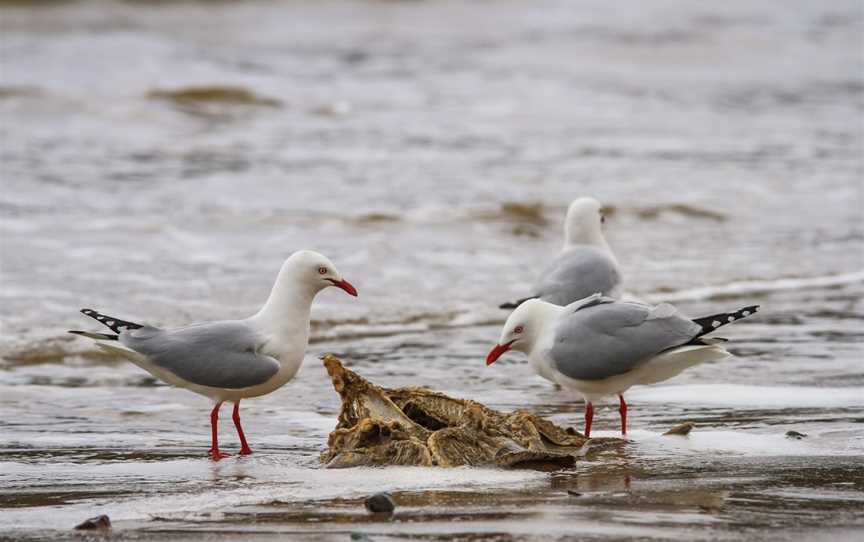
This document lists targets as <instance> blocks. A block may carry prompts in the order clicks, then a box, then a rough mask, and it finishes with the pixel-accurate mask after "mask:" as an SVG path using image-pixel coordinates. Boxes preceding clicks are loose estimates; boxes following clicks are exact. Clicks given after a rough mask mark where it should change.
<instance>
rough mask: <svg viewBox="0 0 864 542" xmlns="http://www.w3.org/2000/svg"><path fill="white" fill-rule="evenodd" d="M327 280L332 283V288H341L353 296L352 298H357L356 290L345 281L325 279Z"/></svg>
mask: <svg viewBox="0 0 864 542" xmlns="http://www.w3.org/2000/svg"><path fill="white" fill-rule="evenodd" d="M327 280H329V281H330V282H332V283H333V286H337V287H339V288H342V289H343V290H345V291H346V292H348V294H350V295H353V296H354V297H357V288H355V287H354V286H352V285H351V283H350V282H348V281H347V280H344V279H343V280H335V279H327Z"/></svg>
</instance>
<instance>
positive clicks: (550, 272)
mask: <svg viewBox="0 0 864 542" xmlns="http://www.w3.org/2000/svg"><path fill="white" fill-rule="evenodd" d="M620 284H621V274H620V272H619V271H618V266H617V265H616V263H615V261H614V260H613V259H612V258H610V257H609V255H608V254H606V252H604V251H603V250H601V249H599V248H596V247H589V246H584V247H575V248H572V249H570V250H568V251H567V252H564V253H563V254H560V255H559V256H558V257H557V258H555V259H554V260H553V261H552V263H551V264H550V265H549V267H548V268H547V269H546V270H545V271H544V272H543V273H542V274H541V275H540V278H539V279H538V281H537V284H535V286H534V293H535V294H536V295H537V296H538V297H540V299H542V300H543V301H547V302H549V303H552V304H555V305H561V306H564V305H568V304H570V303H573V302H574V301H576V300H578V299H582V298H584V297H588V296H589V295H591V294H594V293H596V292H600V293H602V294H603V295H607V296H610V297H618V296H619V295H620V291H619V287H620Z"/></svg>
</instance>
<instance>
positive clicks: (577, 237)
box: [564, 227, 612, 252]
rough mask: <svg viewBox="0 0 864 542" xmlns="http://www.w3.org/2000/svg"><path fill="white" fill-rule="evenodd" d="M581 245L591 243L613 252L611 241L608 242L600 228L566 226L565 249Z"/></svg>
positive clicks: (590, 244)
mask: <svg viewBox="0 0 864 542" xmlns="http://www.w3.org/2000/svg"><path fill="white" fill-rule="evenodd" d="M579 245H582V246H584V245H589V246H593V247H597V248H600V249H603V250H605V251H606V252H612V250H611V249H610V248H609V243H607V242H606V237H604V236H603V232H602V231H600V230H590V231H589V230H586V229H585V228H570V227H568V228H566V229H565V231H564V250H567V249H569V248H573V247H575V246H579Z"/></svg>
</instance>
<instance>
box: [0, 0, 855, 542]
mask: <svg viewBox="0 0 864 542" xmlns="http://www.w3.org/2000/svg"><path fill="white" fill-rule="evenodd" d="M0 9H2V11H0V31H2V34H3V39H2V40H0V51H2V70H0V115H2V122H0V134H2V145H0V152H2V164H3V167H2V185H3V190H2V193H0V210H2V222H0V243H2V244H0V256H2V260H0V272H2V288H0V324H2V337H0V354H2V361H0V412H2V417H0V509H2V511H0V538H4V537H8V538H10V539H15V540H20V539H37V538H46V539H57V538H58V537H61V536H65V535H69V536H71V535H70V534H69V533H70V531H69V528H70V527H71V526H72V525H74V524H76V523H78V522H79V521H81V520H82V519H84V518H86V517H89V516H92V515H95V514H97V513H108V514H109V515H110V516H111V517H112V519H113V520H114V523H115V529H117V530H122V531H123V532H124V533H125V534H126V535H128V536H134V537H138V538H141V539H145V540H146V539H154V540H156V539H159V540H162V539H171V540H202V539H227V540H247V539H250V538H253V535H254V537H255V538H260V539H262V540H263V539H269V538H273V539H276V538H280V537H281V536H283V535H284V533H292V534H293V535H294V536H295V537H296V538H301V539H308V540H329V539H340V540H347V539H348V534H349V533H352V532H359V533H366V534H368V535H369V536H370V537H372V538H374V539H375V540H386V539H391V538H400V537H407V536H410V537H415V538H421V539H441V538H448V537H453V538H464V539H495V540H511V539H544V540H545V539H550V538H551V539H555V538H566V537H567V536H572V535H574V534H575V535H579V536H581V537H584V538H589V539H590V538H597V539H610V538H615V539H617V538H623V537H641V538H663V539H670V538H671V539H682V540H692V539H703V538H704V539H725V538H729V539H735V540H739V539H742V538H745V539H753V540H756V539H759V540H762V539H802V540H803V539H809V540H812V539H816V538H828V537H831V538H832V539H843V538H844V537H845V538H848V539H853V538H857V537H858V536H860V530H861V529H864V525H862V524H864V522H862V520H861V519H860V514H857V513H856V512H857V511H858V510H859V509H860V507H861V501H862V500H864V473H862V469H861V467H860V465H861V464H862V460H864V429H862V421H864V370H862V365H861V359H862V358H864V347H862V344H864V341H862V339H864V334H862V331H861V330H862V323H864V305H862V294H864V250H862V242H864V219H862V211H861V209H862V208H864V189H862V184H861V179H862V174H864V159H862V146H864V123H862V122H861V121H860V119H861V115H862V113H864V95H862V94H864V75H862V73H864V58H862V52H861V51H862V48H861V46H862V45H864V43H862V35H864V34H862V31H864V14H862V10H861V7H860V6H859V5H858V4H857V3H855V2H833V3H830V4H827V5H815V4H813V3H808V2H795V3H794V5H793V6H790V5H789V2H762V3H759V4H758V5H756V6H754V5H751V3H749V2H724V3H722V4H721V5H716V4H712V5H710V6H709V5H701V4H693V3H689V2H671V1H663V2H653V3H652V6H651V9H650V10H646V9H645V6H644V5H642V4H641V3H632V4H629V5H627V6H622V5H618V7H617V9H616V7H612V6H608V5H606V4H605V3H600V2H580V3H577V4H574V3H573V2H563V1H562V2H556V1H544V2H542V5H538V4H537V2H534V3H532V4H531V5H530V6H529V5H527V4H524V3H517V2H512V3H511V2H486V3H465V4H462V3H455V2H350V3H348V2H315V3H311V2H294V3H290V4H288V5H282V4H279V5H278V7H277V4H275V3H269V2H254V3H246V4H244V5H239V6H237V5H232V4H215V5H206V6H205V5H204V4H199V3H194V2H189V3H186V2H183V3H165V4H161V5H159V6H158V7H154V8H149V9H145V8H142V7H140V6H137V5H135V4H122V3H116V4H115V3H103V2H92V3H86V2H68V3H58V4H55V5H50V6H48V7H35V6H28V5H26V4H25V5H23V6H22V5H17V6H12V7H3V8H0ZM192 21H194V24H193V23H192ZM190 89H191V90H190ZM238 89H239V90H238ZM174 91H181V92H180V93H179V94H178V93H177V92H174ZM583 194H592V195H595V196H597V197H599V198H600V199H602V200H603V201H604V203H606V204H608V205H610V206H612V207H614V213H613V214H612V215H611V216H610V220H609V221H607V226H608V228H607V233H608V236H609V239H610V242H611V243H612V245H613V247H614V248H615V250H616V251H617V253H618V254H619V259H620V260H621V263H622V265H623V267H624V270H625V273H626V276H625V279H626V280H627V285H628V288H629V289H630V290H631V291H632V292H634V293H635V294H636V295H638V296H640V297H643V298H645V299H648V300H652V301H660V300H669V301H674V302H675V303H676V304H677V305H679V306H680V307H681V308H682V310H684V311H685V312H686V313H688V314H693V315H699V314H708V313H712V312H716V311H717V310H719V309H723V308H734V307H737V306H739V305H744V304H751V303H760V304H762V306H763V312H761V313H760V314H759V315H758V316H757V317H754V318H751V319H748V320H745V321H743V322H740V323H738V324H736V325H735V326H734V327H732V328H730V329H729V330H728V331H727V332H726V333H724V336H727V337H729V338H730V339H731V340H732V342H731V343H730V345H731V349H732V351H733V352H735V353H736V354H737V357H736V358H733V359H731V360H728V361H726V362H723V363H720V364H712V365H704V366H700V367H696V368H694V369H692V370H690V371H688V372H686V373H684V374H683V375H681V376H680V377H678V378H676V379H674V380H672V381H670V382H668V383H665V384H664V385H662V386H655V387H650V388H641V389H634V390H632V391H631V392H630V393H629V394H628V399H629V402H630V403H631V405H632V410H631V417H632V426H633V434H632V435H631V439H632V442H631V443H629V444H628V445H626V446H625V447H623V448H621V449H616V450H611V451H607V452H602V453H597V454H589V455H588V456H587V457H585V458H584V459H583V460H582V461H580V462H579V463H578V464H577V467H576V469H575V470H569V471H561V472H555V473H544V472H534V471H515V472H514V471H500V470H487V469H456V470H443V469H353V470H350V471H327V470H324V469H321V468H320V466H319V465H318V459H317V456H318V453H319V452H320V451H321V449H322V447H323V446H324V444H325V442H326V436H327V433H328V432H329V431H330V430H331V429H332V428H333V427H334V426H335V415H336V412H337V411H338V398H337V396H336V394H335V393H334V392H333V391H332V387H331V386H330V384H329V381H328V380H327V377H326V373H325V371H324V370H323V367H322V366H321V365H320V362H318V361H317V359H316V357H317V356H318V355H320V354H322V353H324V352H334V353H336V354H337V355H339V356H340V357H342V358H343V359H344V360H345V361H346V363H347V364H348V365H349V366H350V367H351V368H352V369H354V370H357V371H358V372H360V373H361V374H362V375H364V376H366V377H368V378H369V379H370V380H372V381H373V382H376V383H379V384H383V385H389V386H396V385H406V384H424V385H428V386H430V387H432V388H435V389H440V390H442V391H445V392H447V393H451V394H453V395H457V396H463V397H470V398H473V399H476V400H479V401H482V402H484V403H486V404H488V405H490V406H492V407H494V408H499V409H504V410H511V409H516V408H528V409H530V410H532V411H536V412H538V413H540V414H542V415H545V416H551V417H552V419H554V420H555V421H557V422H560V423H565V424H573V425H576V426H577V427H579V426H580V425H581V405H579V404H578V403H577V402H576V401H575V400H574V398H573V397H570V396H568V395H567V394H566V393H564V392H562V391H557V390H554V389H552V388H551V387H549V386H548V385H547V384H546V383H545V382H544V381H542V380H540V379H539V378H538V377H534V376H532V375H531V373H530V370H529V369H528V367H527V366H526V365H525V363H524V361H523V360H521V359H519V358H518V356H515V355H514V356H510V357H506V358H504V359H502V360H501V361H500V362H499V363H497V364H496V365H494V366H493V367H489V368H487V367H485V366H484V364H483V357H484V356H485V353H486V352H487V351H488V348H489V347H490V346H491V344H492V343H493V342H494V341H495V340H496V338H497V336H498V332H499V326H500V323H501V321H502V320H503V317H504V314H502V312H501V311H499V310H497V309H495V306H496V305H497V304H498V303H500V302H501V301H504V300H507V299H512V298H515V297H520V296H521V295H522V294H524V293H525V292H526V290H527V288H528V287H529V285H530V283H531V281H532V279H533V276H534V274H535V273H536V271H537V262H540V261H542V260H543V258H544V257H546V256H547V255H549V254H552V253H554V252H555V251H556V250H557V248H558V245H559V243H560V242H561V232H560V220H561V217H562V215H563V212H564V209H565V208H566V205H567V203H568V202H569V200H570V199H572V198H573V197H576V196H578V195H583ZM304 247H309V248H317V249H319V250H321V251H323V252H325V253H326V254H328V255H329V256H331V258H332V259H333V260H334V261H335V262H336V264H337V265H338V266H339V267H340V269H341V270H342V271H343V273H344V274H345V276H346V277H347V278H349V280H351V281H352V282H353V283H355V284H356V285H357V286H358V289H359V290H360V293H361V297H360V298H359V299H356V300H355V299H353V298H349V297H348V296H345V295H344V294H342V293H341V292H326V293H324V294H322V295H321V296H320V297H319V299H318V300H316V306H315V309H314V317H315V322H314V323H313V330H314V338H313V343H312V345H311V346H310V352H309V357H308V359H307V361H306V363H305V365H304V367H303V369H302V370H301V372H300V375H299V376H298V378H297V380H296V381H295V382H292V383H290V384H289V385H288V386H286V388H285V389H283V390H280V391H279V392H277V393H275V394H273V395H271V396H268V397H264V398H261V399H257V400H255V401H248V402H244V410H243V417H244V425H245V426H246V427H247V433H248V435H249V437H250V441H251V444H252V446H253V448H254V449H255V450H256V454H254V455H252V456H250V457H244V458H240V459H235V458H231V459H228V460H226V461H222V462H220V463H218V464H213V463H211V462H209V461H207V460H206V459H204V457H203V456H204V452H205V450H206V448H207V447H208V446H209V442H208V425H209V421H208V416H207V413H208V405H207V403H206V402H205V401H204V400H202V399H200V398H198V397H196V396H193V395H191V394H188V393H187V392H184V391H182V390H175V389H170V388H167V387H164V386H161V385H159V384H158V383H156V382H155V381H154V380H153V379H152V378H150V377H149V376H148V375H146V374H145V373H142V372H141V371H140V370H139V369H137V368H135V367H133V366H131V365H129V364H127V363H124V362H122V361H118V360H113V359H110V358H106V357H105V356H102V355H99V354H97V353H96V352H94V351H93V349H92V347H91V345H90V344H88V342H87V341H85V340H82V339H78V338H73V337H70V336H68V335H66V334H65V333H64V332H65V330H67V329H74V328H85V329H91V325H92V324H91V323H90V322H88V321H87V319H86V318H84V317H83V316H81V315H79V314H77V310H78V309H79V308H81V307H82V306H91V307H93V308H97V309H101V310H104V311H105V312H107V313H109V314H116V315H117V316H121V317H123V316H125V317H127V318H129V319H131V320H144V321H148V322H152V323H156V324H164V325H173V324H183V323H187V322H190V321H200V320H207V319H212V318H224V317H242V316H244V315H247V314H249V313H251V312H252V311H254V310H255V309H256V307H257V305H258V304H259V303H260V302H261V301H262V300H263V299H264V297H265V296H266V294H267V291H268V289H269V287H270V281H271V280H272V278H273V276H274V274H275V272H276V270H277V269H278V267H279V265H280V264H281V261H282V259H283V258H284V257H285V256H286V255H287V254H289V253H290V252H291V251H292V250H295V249H298V248H304ZM94 329H95V328H94ZM228 417H229V416H228V415H227V413H224V412H223V418H224V420H223V421H224V423H223V426H222V429H223V440H224V441H225V442H226V443H227V446H228V447H229V450H231V451H233V450H235V449H236V447H235V443H234V435H233V430H232V429H231V427H230V421H227V418H228ZM683 420H692V421H695V422H696V423H697V428H696V429H695V430H694V432H693V433H692V434H691V435H690V436H688V437H661V436H660V433H662V432H663V431H665V430H666V429H668V428H669V427H670V426H671V425H673V424H675V423H678V422H680V421H683ZM596 423H597V424H598V425H599V428H600V430H601V431H600V433H599V434H601V435H602V434H608V435H612V434H614V432H615V428H616V424H617V412H615V410H614V408H613V407H612V405H609V406H608V407H607V408H602V409H600V410H599V412H598V414H597V421H596ZM790 430H795V431H799V432H801V433H805V434H806V435H807V437H806V438H804V439H802V440H791V439H788V438H786V437H785V433H786V432H787V431H790ZM380 489H387V490H390V491H393V492H394V494H395V496H396V499H397V501H398V503H399V508H398V510H397V515H396V516H395V517H394V518H392V519H390V520H386V519H382V518H373V517H370V516H367V515H366V513H365V512H364V511H363V508H362V498H363V497H364V496H365V495H367V494H368V493H370V492H373V491H377V490H380ZM567 490H573V491H576V492H578V493H581V496H578V497H577V496H572V495H569V494H568V493H567Z"/></svg>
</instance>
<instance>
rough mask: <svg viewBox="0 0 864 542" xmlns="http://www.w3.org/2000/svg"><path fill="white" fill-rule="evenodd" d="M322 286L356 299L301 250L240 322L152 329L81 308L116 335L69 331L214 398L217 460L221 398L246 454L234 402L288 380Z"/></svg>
mask: <svg viewBox="0 0 864 542" xmlns="http://www.w3.org/2000/svg"><path fill="white" fill-rule="evenodd" d="M329 286H336V287H338V288H342V289H343V290H345V291H346V292H348V293H349V294H351V295H353V296H357V290H356V289H355V288H354V286H352V285H351V283H349V282H348V281H347V280H345V279H343V278H342V275H341V274H340V273H339V271H337V270H336V266H334V265H333V262H331V261H330V260H328V259H327V258H325V257H324V256H322V255H321V254H318V253H317V252H312V251H309V250H302V251H299V252H295V253H294V254H292V255H291V257H289V258H288V259H287V260H285V263H284V264H283V265H282V269H281V270H280V271H279V276H278V277H276V283H275V284H274V285H273V290H272V291H271V292H270V297H269V298H267V302H266V303H264V306H263V307H262V308H261V310H259V311H258V312H257V313H256V314H255V315H253V316H250V317H249V318H246V319H245V320H223V321H218V322H207V323H203V324H195V325H191V326H187V327H181V328H175V329H159V328H156V327H153V326H148V325H141V324H135V323H133V322H126V321H123V320H119V319H117V318H114V317H111V316H106V315H104V314H100V313H98V312H96V311H94V310H91V309H82V310H81V312H83V313H84V314H86V315H87V316H90V317H91V318H95V319H96V320H98V321H100V322H102V323H103V324H105V325H106V326H108V327H109V328H111V330H112V331H113V332H114V333H115V334H107V333H90V332H86V331H70V333H76V334H78V335H84V336H85V337H90V338H91V339H96V340H97V343H96V344H97V345H99V346H100V347H101V348H102V349H104V350H106V351H108V352H111V353H115V354H120V355H122V356H124V357H126V358H128V359H129V360H131V361H132V362H133V363H135V364H136V365H138V366H139V367H141V368H142V369H144V370H146V371H147V372H149V373H150V374H152V375H153V376H155V377H156V378H158V379H159V380H162V381H163V382H167V383H168V384H173V385H174V386H178V387H182V388H186V389H188V390H191V391H193V392H195V393H198V394H200V395H204V396H206V397H209V398H211V399H212V400H213V401H215V402H216V405H215V406H214V407H213V410H212V412H211V413H210V426H211V429H212V439H213V445H212V447H211V448H210V452H209V453H210V457H211V458H212V459H214V460H217V461H218V460H219V459H222V458H223V457H227V455H228V454H225V453H222V452H220V451H219V443H218V437H217V425H218V424H217V422H218V420H219V408H220V407H221V406H222V403H223V402H225V401H229V402H233V403H234V416H233V419H234V425H235V426H236V427H237V434H238V435H239V437H240V446H241V447H240V455H246V454H251V453H252V450H251V449H250V448H249V444H248V443H247V442H246V436H245V435H244V434H243V427H241V425H240V400H241V399H246V398H247V397H258V396H259V395H265V394H268V393H270V392H272V391H275V390H277V389H278V388H280V387H282V386H283V385H284V384H285V383H286V382H288V381H289V380H291V379H292V378H294V375H295V374H297V370H298V369H300V364H301V363H302V362H303V356H304V354H305V353H306V345H307V343H308V340H309V317H310V311H311V308H312V300H313V299H314V297H315V295H316V294H317V293H318V292H320V291H321V290H323V289H324V288H327V287H329Z"/></svg>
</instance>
